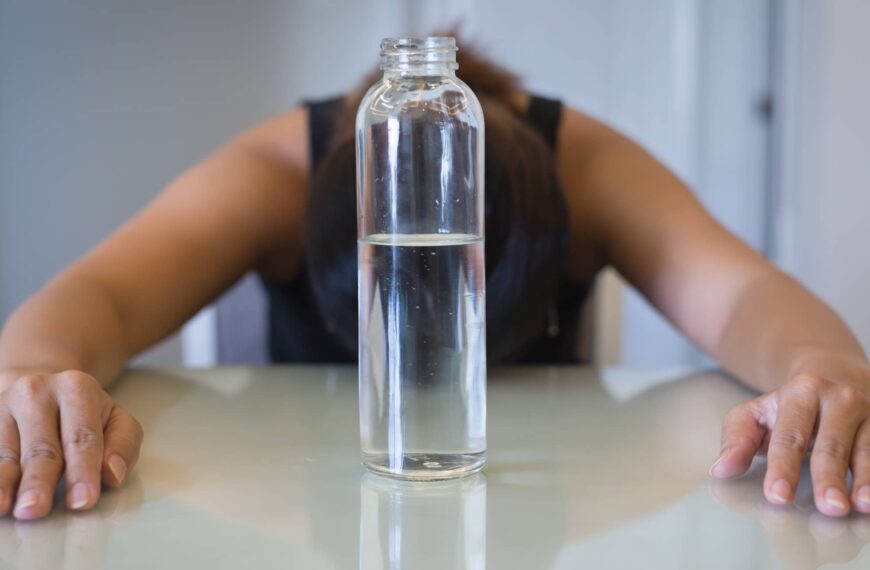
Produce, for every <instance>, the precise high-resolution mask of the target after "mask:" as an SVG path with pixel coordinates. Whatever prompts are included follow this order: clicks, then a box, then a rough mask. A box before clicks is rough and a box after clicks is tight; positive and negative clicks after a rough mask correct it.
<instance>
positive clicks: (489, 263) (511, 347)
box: [306, 49, 567, 362]
mask: <svg viewBox="0 0 870 570" xmlns="http://www.w3.org/2000/svg"><path fill="white" fill-rule="evenodd" d="M457 62H458V64H459V69H458V70H457V75H458V76H459V77H460V78H461V79H462V80H463V81H464V82H465V83H467V84H468V85H469V87H471V89H472V90H473V91H474V93H475V94H476V95H477V97H478V99H479V100H480V102H481V106H482V107H483V111H484V120H485V124H486V139H485V171H484V184H485V192H486V195H485V240H486V242H485V243H486V246H485V247H486V277H487V305H486V309H487V311H486V313H487V325H488V326H487V328H488V331H489V333H488V339H487V353H488V357H489V359H490V361H492V362H499V361H502V360H505V359H508V358H510V357H512V356H515V355H516V353H517V351H518V350H520V349H521V348H522V347H523V346H524V345H525V344H526V343H527V342H529V341H531V340H533V339H535V338H537V337H538V336H539V335H540V334H541V333H542V332H543V331H544V329H545V326H546V320H547V316H548V311H549V310H550V308H551V307H552V304H553V303H554V301H555V293H556V287H557V284H558V279H559V276H560V272H561V269H562V260H563V256H564V250H565V243H566V239H567V221H566V214H565V205H564V201H563V196H562V192H561V189H560V188H559V184H558V180H557V176H556V170H555V160H554V156H553V150H552V149H551V148H550V147H549V146H548V144H547V142H546V141H545V140H544V138H543V137H542V135H541V134H540V133H539V132H538V131H537V130H536V129H535V128H534V127H533V126H532V125H531V123H530V122H529V121H528V120H527V119H526V118H525V109H521V108H520V105H521V103H519V102H518V101H521V100H522V97H521V96H520V94H521V89H520V87H519V84H518V81H517V80H516V78H515V77H514V76H513V75H511V74H510V73H508V72H506V71H504V70H502V69H501V68H499V67H497V66H495V65H494V64H492V63H490V62H488V61H486V60H485V59H483V58H481V57H478V56H476V55H475V54H474V53H473V52H471V51H470V50H468V49H461V50H460V51H459V53H458V54H457ZM378 78H379V74H372V75H371V76H369V77H367V78H366V81H365V87H368V86H369V85H370V84H372V83H374V82H375V81H376V80H377V79H378ZM361 98H362V91H359V92H357V93H356V94H354V95H353V96H351V97H348V98H347V99H346V100H345V103H344V107H343V109H342V111H341V112H340V113H338V115H337V116H336V117H335V128H334V136H333V137H332V140H331V141H330V145H329V150H328V151H327V153H326V154H325V156H324V157H323V159H322V160H321V162H320V164H319V165H318V167H317V169H316V171H315V172H314V174H313V177H312V187H311V192H310V200H309V209H308V215H307V228H306V263H307V269H308V275H309V279H310V280H311V282H312V289H313V291H314V292H315V299H316V303H317V306H318V310H319V312H320V314H321V315H322V317H323V318H324V320H325V322H326V324H327V327H328V328H329V329H330V331H331V332H332V333H333V334H334V335H335V336H336V338H337V339H338V340H339V341H340V342H341V344H343V345H344V346H345V347H346V348H347V349H348V350H349V351H355V350H356V347H357V259H356V253H357V245H356V155H355V148H354V138H353V127H354V116H355V114H356V109H357V107H358V106H359V102H360V100H361Z"/></svg>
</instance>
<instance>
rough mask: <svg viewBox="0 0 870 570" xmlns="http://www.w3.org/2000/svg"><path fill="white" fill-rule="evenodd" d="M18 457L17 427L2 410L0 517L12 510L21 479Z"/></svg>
mask: <svg viewBox="0 0 870 570" xmlns="http://www.w3.org/2000/svg"><path fill="white" fill-rule="evenodd" d="M20 455H21V449H20V446H19V440H18V426H16V425H15V420H14V419H12V416H10V415H9V412H7V411H6V410H5V409H4V410H2V411H0V516H4V515H6V514H7V513H8V512H9V509H11V508H12V499H13V497H14V496H15V488H16V487H18V481H19V480H20V479H21V465H20V464H19V458H20Z"/></svg>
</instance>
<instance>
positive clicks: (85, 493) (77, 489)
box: [69, 483, 93, 510]
mask: <svg viewBox="0 0 870 570" xmlns="http://www.w3.org/2000/svg"><path fill="white" fill-rule="evenodd" d="M92 497H93V494H92V493H91V486H90V485H88V484H87V483H76V484H75V485H73V488H72V491H70V496H69V507H70V508H71V509H73V510H78V509H83V508H85V507H86V506H88V504H89V503H90V502H91V498H92Z"/></svg>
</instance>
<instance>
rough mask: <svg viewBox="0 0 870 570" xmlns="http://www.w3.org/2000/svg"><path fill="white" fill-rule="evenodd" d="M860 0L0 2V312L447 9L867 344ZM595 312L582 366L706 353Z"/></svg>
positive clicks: (201, 337) (869, 274)
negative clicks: (676, 183)
mask: <svg viewBox="0 0 870 570" xmlns="http://www.w3.org/2000/svg"><path fill="white" fill-rule="evenodd" d="M868 6H870V5H868V3H867V2H864V1H862V0H840V1H837V2H815V1H813V0H794V1H790V0H730V1H729V0H660V1H657V2H647V1H645V0H540V1H538V2H525V1H522V0H468V1H459V0H447V1H443V2H438V3H436V2H424V1H423V0H364V1H353V0H286V1H280V0H262V1H256V2H245V3H242V2H232V1H229V0H211V1H204V0H202V1H197V0H178V1H168V0H155V1H152V2H144V3H143V2H131V1H109V0H81V1H79V2H75V3H69V2H58V1H55V2H27V1H24V0H21V1H19V0H0V318H2V319H5V318H6V317H7V316H8V315H9V314H10V313H11V311H12V310H13V309H14V307H15V306H16V305H17V304H18V303H20V302H21V301H22V300H23V299H24V298H26V296H27V295H29V294H30V293H32V292H33V291H35V290H36V289H37V288H38V287H39V286H40V285H41V284H43V283H44V282H45V281H46V280H47V279H48V278H49V277H50V276H51V275H52V274H54V273H55V272H56V271H58V270H59V269H60V268H61V267H63V266H64V265H65V264H67V263H68V262H69V261H71V260H72V259H74V258H75V257H76V256H78V255H80V254H81V253H82V252H84V251H86V250H87V249H88V248H90V247H92V246H93V245H94V244H96V243H97V242H98V241H99V240H100V239H102V238H103V237H105V236H106V235H108V233H110V232H111V231H112V229H113V228H115V227H117V226H118V225H119V224H120V223H121V222H122V221H123V220H124V219H126V218H127V217H129V216H130V215H131V214H133V213H134V212H135V211H136V210H138V209H139V208H141V207H142V205H144V204H145V203H146V202H147V201H148V200H149V199H151V198H152V197H153V196H154V195H155V194H156V193H157V192H158V191H159V189H160V188H161V187H162V186H164V185H165V184H166V183H167V182H169V181H170V180H171V179H172V178H173V177H174V176H176V175H177V174H178V173H179V172H181V171H182V170H183V169H184V168H185V167H187V166H188V165H190V164H192V163H194V162H195V161H197V160H198V159H200V158H202V157H203V156H205V155H206V154H208V153H209V152H210V151H211V150H213V149H215V148H216V147H217V146H219V145H220V144H222V143H223V142H224V141H226V140H228V139H229V138H230V137H232V136H233V135H234V134H235V133H238V132H239V131H241V130H243V129H244V128H246V127H247V126H248V125H251V124H253V123H255V122H257V121H260V120H263V119H265V118H267V117H269V116H271V115H274V114H276V113H279V112H281V111H282V110H286V109H288V108H290V107H292V106H293V105H295V104H297V103H298V102H299V101H300V100H302V99H303V98H315V97H321V96H325V95H331V94H336V93H341V92H343V91H345V90H347V89H349V88H351V87H353V86H355V85H356V84H357V83H358V80H359V77H360V76H361V75H362V73H364V72H365V71H366V70H368V69H370V68H371V67H372V66H373V65H375V63H376V61H377V46H378V42H379V40H380V39H381V38H382V37H384V36H387V35H396V34H403V33H427V32H430V31H432V30H433V29H436V28H444V27H446V26H450V25H453V24H455V23H458V22H461V23H462V31H463V36H464V37H465V38H467V40H471V41H472V42H473V43H474V44H476V45H477V46H478V47H479V48H481V49H482V50H483V51H484V52H485V53H488V54H490V55H491V56H492V57H493V58H495V59H496V60H497V61H499V62H501V63H503V64H504V65H505V66H507V67H509V68H511V69H513V70H515V71H516V72H518V73H519V74H521V75H522V76H523V77H524V78H525V80H526V83H527V85H528V86H529V87H530V88H531V89H533V90H535V91H538V92H540V93H543V94H547V95H551V96H557V97H560V98H562V99H564V100H565V101H566V102H568V103H569V104H571V105H574V106H576V107H578V108H580V109H582V110H585V111H587V112H589V113H591V114H593V115H596V116H598V117H600V118H602V119H604V120H605V121H607V122H609V123H611V124H613V125H615V126H616V127H617V128H620V129H622V130H623V131H625V132H626V133H628V134H629V135H631V136H633V137H635V138H636V139H638V140H639V141H641V142H642V143H643V144H644V145H646V146H647V147H648V148H649V149H650V150H651V151H652V152H653V153H654V154H656V155H657V156H658V157H659V158H660V159H662V160H663V161H665V162H666V163H667V164H668V165H669V166H670V167H671V168H673V169H674V170H675V171H676V172H677V173H678V174H679V175H680V176H681V177H683V179H685V180H686V181H687V182H688V183H689V184H690V185H691V186H692V187H693V188H694V189H695V191H696V192H697V193H698V195H699V196H700V197H701V199H702V200H703V201H704V202H705V203H706V204H707V205H708V207H710V208H711V210H712V211H713V212H714V214H715V215H716V216H717V217H718V218H719V219H720V220H722V221H723V222H724V223H725V224H726V225H728V226H729V227H730V228H731V229H733V230H734V231H735V232H737V233H738V234H739V235H741V236H742V237H743V238H744V239H747V240H748V241H749V242H750V243H751V244H752V245H753V246H754V247H756V248H758V249H760V250H762V251H764V252H765V253H767V254H768V255H771V256H772V257H773V258H774V259H775V260H776V261H778V262H779V263H781V264H783V265H784V266H785V267H786V268H788V269H790V270H792V271H794V272H796V273H797V275H798V276H799V277H800V278H801V279H802V280H804V281H805V282H806V283H808V284H809V285H810V286H811V287H812V288H814V289H815V290H816V291H817V292H819V293H820V294H821V295H822V296H823V297H825V298H826V299H827V300H829V301H830V302H832V303H833V304H834V305H835V306H836V307H837V308H838V309H840V310H841V311H842V312H843V313H844V314H845V315H846V317H847V320H849V321H850V323H851V324H852V325H853V326H854V327H855V328H856V330H857V331H858V333H859V335H860V336H861V338H862V340H863V341H864V343H865V345H867V344H870V308H868V307H867V304H866V303H865V302H864V299H863V295H862V292H863V291H864V290H866V288H867V286H868V285H870V262H868V261H866V257H867V256H866V254H864V253H863V251H862V250H863V248H864V244H866V243H868V239H867V238H868V231H867V229H866V228H865V227H864V219H865V218H866V217H867V214H868V213H870V193H868V188H867V186H868V183H870V166H868V164H870V160H867V158H868V157H870V151H868V148H870V145H868V142H867V134H866V133H868V132H870V107H868V105H867V104H866V101H868V100H870V71H868V69H870V68H868V66H867V65H866V62H865V61H864V60H863V56H861V55H860V54H862V53H863V54H867V53H870V37H868V36H867V35H866V34H865V33H864V30H866V29H867V25H868V24H870V14H868V11H870V8H868ZM771 111H772V112H771ZM203 207H207V205H205V204H204V205H203ZM596 315H597V317H598V318H597V324H596V326H597V333H598V334H597V337H596V356H597V358H598V360H599V361H600V362H602V363H606V364H626V365H630V366H632V367H639V368H650V367H671V366H692V365H696V364H698V363H702V362H704V359H703V357H701V355H700V354H699V353H697V351H695V350H694V349H693V348H692V347H691V346H690V344H689V343H687V342H686V341H684V340H683V339H682V338H681V337H680V336H679V335H678V334H676V333H675V332H674V331H673V330H671V328H670V327H669V326H668V325H667V324H666V323H664V322H663V321H662V319H660V318H659V317H658V316H656V315H655V314H654V313H653V312H652V311H651V310H650V309H649V308H648V307H647V306H646V304H645V303H644V302H643V301H642V299H640V297H639V296H637V295H636V294H635V293H634V292H632V291H631V290H630V289H628V288H626V287H624V286H623V285H622V283H621V282H620V280H619V279H618V277H616V276H615V275H613V274H608V275H605V276H604V278H603V280H602V284H601V287H599V293H598V295H597V310H596ZM216 342H217V341H216V339H215V335H214V318H213V315H212V313H210V312H209V311H206V312H204V313H203V315H202V316H200V317H199V318H198V319H197V322H195V323H194V324H192V325H189V326H188V327H187V328H186V331H185V334H184V335H183V339H179V338H174V339H171V340H170V341H169V342H167V343H165V344H164V345H163V346H162V347H160V348H159V349H157V350H156V351H154V352H152V353H151V354H149V355H147V356H146V357H145V358H144V360H145V361H146V362H158V363H175V362H181V361H182V360H184V361H185V362H186V363H188V364H206V365H207V364H209V363H211V362H213V360H214V355H215V345H216Z"/></svg>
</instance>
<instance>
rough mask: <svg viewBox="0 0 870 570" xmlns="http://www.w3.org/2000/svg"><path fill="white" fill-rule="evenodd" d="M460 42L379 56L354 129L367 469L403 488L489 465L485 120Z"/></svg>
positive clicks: (405, 46) (385, 50)
mask: <svg viewBox="0 0 870 570" xmlns="http://www.w3.org/2000/svg"><path fill="white" fill-rule="evenodd" d="M456 67H457V65H456V42H455V40H454V39H453V38H446V37H430V38H399V39H386V40H384V41H383V42H382V43H381V69H383V71H384V75H383V78H382V79H381V80H380V81H379V82H377V83H376V84H375V85H373V86H372V87H371V88H370V89H369V91H368V93H367V94H366V95H365V97H364V98H363V100H362V103H361V104H360V107H359V112H358V114H357V120H356V148H357V223H358V244H359V257H358V259H359V390H360V403H359V405H360V435H361V443H362V458H363V463H364V464H365V465H366V466H367V467H368V468H369V469H371V470H372V471H374V472H377V473H380V474H384V475H389V476H392V477H397V478H402V479H414V480H432V479H447V478H452V477H459V476H463V475H467V474H470V473H473V472H475V471H477V470H479V469H480V468H481V467H482V466H483V463H484V457H485V452H486V336H485V334H486V333H485V323H484V320H485V294H484V275H485V269H484V244H483V236H484V232H483V195H484V188H483V158H484V150H483V149H484V147H483V144H484V139H483V137H484V129H483V112H482V110H481V107H480V103H479V102H478V100H477V98H476V97H475V95H474V93H472V92H471V90H470V89H469V88H468V86H467V85H465V84H464V83H463V82H462V81H461V80H459V79H458V78H457V77H456V72H455V70H456Z"/></svg>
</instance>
